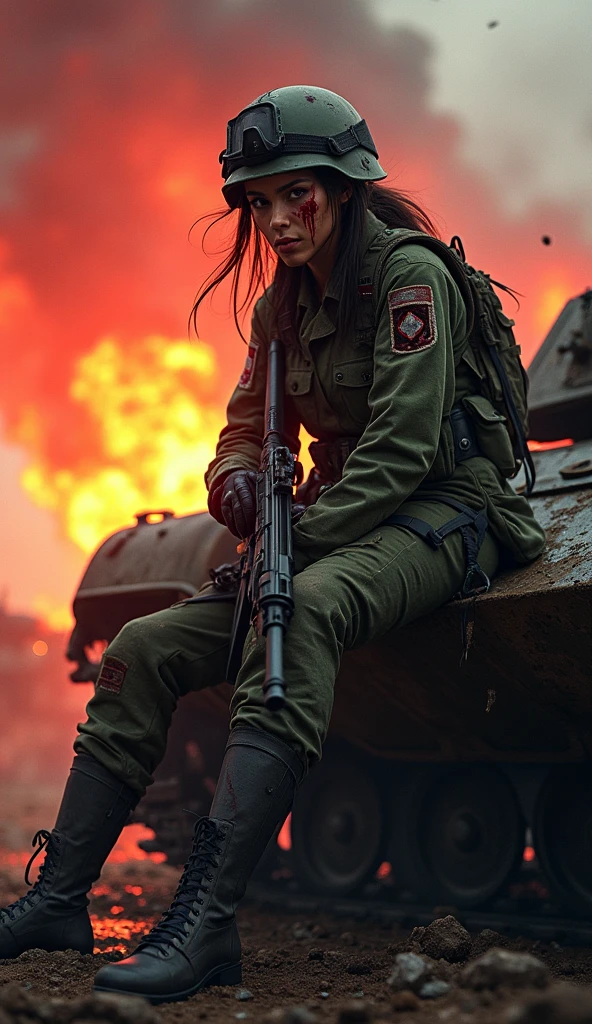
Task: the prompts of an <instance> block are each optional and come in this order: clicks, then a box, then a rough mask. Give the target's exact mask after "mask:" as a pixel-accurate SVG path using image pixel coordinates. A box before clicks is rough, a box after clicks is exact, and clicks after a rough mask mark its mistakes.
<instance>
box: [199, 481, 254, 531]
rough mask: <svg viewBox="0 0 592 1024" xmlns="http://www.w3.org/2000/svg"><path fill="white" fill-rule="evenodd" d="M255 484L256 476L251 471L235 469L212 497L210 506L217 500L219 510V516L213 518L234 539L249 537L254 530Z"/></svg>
mask: <svg viewBox="0 0 592 1024" xmlns="http://www.w3.org/2000/svg"><path fill="white" fill-rule="evenodd" d="M256 482H257V474H256V473H254V472H253V470H252V469H236V470H235V471H234V472H233V473H229V474H228V476H227V477H226V479H225V480H224V483H223V484H222V486H221V487H219V488H216V493H214V494H213V495H212V504H213V503H214V499H216V498H217V499H218V501H219V508H220V516H215V518H216V519H218V520H219V521H223V522H224V523H225V525H226V526H227V527H228V529H229V530H230V532H231V533H233V534H234V536H235V537H250V536H251V534H252V533H253V531H254V529H255V515H256V511H257V508H256V498H255V488H256ZM220 492H221V494H220ZM210 511H211V512H212V515H214V512H213V511H212V509H211V508H210Z"/></svg>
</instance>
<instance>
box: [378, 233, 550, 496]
mask: <svg viewBox="0 0 592 1024" xmlns="http://www.w3.org/2000/svg"><path fill="white" fill-rule="evenodd" d="M388 230H389V234H390V235H392V236H393V237H392V238H391V239H390V240H389V241H388V242H387V244H386V245H385V246H384V248H383V250H382V252H381V254H380V257H379V259H378V262H377V264H376V269H375V275H374V276H375V287H374V288H373V294H374V295H375V296H376V295H378V294H380V290H381V288H380V285H381V281H382V275H383V273H384V269H385V266H386V263H387V261H388V259H389V258H390V256H392V254H393V252H395V250H396V249H398V248H399V247H400V246H403V245H410V244H418V245H423V246H425V247H426V248H427V249H431V250H432V252H435V253H436V255H437V256H439V257H440V259H441V260H442V262H443V263H444V264H445V265H446V267H447V268H448V270H449V271H450V272H451V274H452V276H453V278H454V280H455V281H456V283H457V284H458V286H459V288H460V291H461V294H462V296H463V299H464V301H465V304H466V307H467V314H468V324H469V335H468V346H469V348H470V353H469V355H472V359H470V363H471V366H472V368H473V370H474V372H475V375H476V378H477V380H478V381H479V384H478V388H479V391H480V393H481V394H482V395H484V397H485V398H487V399H488V400H489V401H490V402H491V404H492V406H493V408H494V409H495V411H496V412H497V413H498V414H499V415H500V416H502V417H503V419H504V420H505V426H506V428H507V430H508V434H509V436H510V441H511V443H512V450H513V453H514V460H515V472H514V475H515V473H517V472H518V470H519V468H520V466H521V465H523V466H524V473H525V477H526V493H527V494H530V492H531V491H532V489H533V487H534V484H535V477H536V473H535V468H534V463H533V460H532V456H531V454H530V452H529V450H528V445H527V442H526V439H527V437H528V410H527V393H528V378H527V376H526V372H525V370H524V367H523V366H522V362H521V360H520V346H519V345H517V344H516V338H515V337H514V332H513V330H512V328H513V326H514V321H513V320H511V319H510V318H509V317H508V316H506V314H505V313H504V311H503V309H502V304H501V302H500V300H499V298H498V297H497V295H496V293H495V291H494V290H493V285H495V286H496V287H497V288H501V289H502V290H503V291H505V292H508V293H509V294H512V292H511V290H510V289H509V288H507V287H506V286H505V285H503V284H500V283H499V282H498V281H494V280H492V278H491V277H490V276H489V274H486V273H484V272H483V271H482V270H475V269H474V267H471V266H470V265H469V264H468V263H467V262H466V260H465V252H464V249H463V245H462V242H461V240H460V238H459V237H458V235H455V236H454V238H453V239H452V241H451V243H450V245H446V243H445V242H442V241H440V239H438V238H434V237H433V236H432V235H427V234H424V233H423V232H418V231H413V230H410V229H407V228H401V229H388Z"/></svg>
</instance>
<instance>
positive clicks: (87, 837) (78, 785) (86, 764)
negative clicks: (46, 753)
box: [0, 754, 138, 959]
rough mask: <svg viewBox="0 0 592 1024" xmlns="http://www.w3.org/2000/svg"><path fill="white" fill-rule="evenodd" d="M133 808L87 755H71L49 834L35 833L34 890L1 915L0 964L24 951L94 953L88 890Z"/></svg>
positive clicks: (130, 797)
mask: <svg viewBox="0 0 592 1024" xmlns="http://www.w3.org/2000/svg"><path fill="white" fill-rule="evenodd" d="M137 802H138V797H137V794H135V793H133V792H132V790H131V789H129V788H128V786H126V785H124V784H123V783H122V782H120V781H119V779H116V778H115V776H114V775H112V774H111V772H110V771H108V770H107V769H106V768H104V767H103V765H102V764H99V762H98V761H96V760H95V758H94V757H91V755H90V754H77V755H76V756H75V758H74V761H73V764H72V768H71V770H70V776H69V778H68V781H67V783H66V788H65V790H64V796H63V798H62V803H61V806H60V809H59V812H58V817H57V821H56V825H55V828H54V830H53V832H48V831H47V830H46V829H40V830H39V832H37V834H36V835H35V838H34V839H33V844H32V845H33V846H35V845H36V844H37V843H38V844H39V845H38V847H37V850H36V852H35V853H34V854H33V856H32V857H31V860H30V861H29V863H28V865H27V870H26V872H25V881H26V882H27V884H28V885H30V882H29V877H28V876H29V868H30V867H31V864H32V863H33V860H34V859H35V857H37V856H38V854H39V853H41V851H42V850H45V861H44V862H43V864H42V866H41V869H40V871H39V877H38V879H37V881H36V882H35V885H34V886H33V888H32V889H30V890H29V892H28V893H26V895H25V896H21V898H20V899H19V900H17V901H16V903H12V904H11V905H10V906H9V907H6V908H5V909H4V910H0V959H1V958H9V957H16V956H19V955H20V954H21V953H23V952H24V951H25V950H26V949H47V950H49V951H50V952H54V951H55V950H58V949H77V950H79V952H80V953H92V951H93V933H92V928H91V924H90V919H89V916H88V911H87V909H86V908H87V906H88V899H87V896H86V894H87V892H88V891H89V889H90V887H91V886H92V884H93V882H95V881H96V879H97V878H98V877H99V875H100V873H101V868H102V866H103V864H104V862H105V860H106V859H107V857H108V855H109V853H110V852H111V850H112V848H113V847H114V845H115V843H116V841H117V839H118V837H119V834H120V832H121V830H122V828H123V826H124V825H125V823H126V822H127V819H128V818H129V814H130V811H131V810H132V809H133V808H134V807H135V805H136V804H137Z"/></svg>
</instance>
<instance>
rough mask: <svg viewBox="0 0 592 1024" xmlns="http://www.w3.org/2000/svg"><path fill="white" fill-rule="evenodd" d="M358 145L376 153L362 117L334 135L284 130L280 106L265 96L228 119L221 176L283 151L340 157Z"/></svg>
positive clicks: (271, 157) (272, 157) (376, 155)
mask: <svg viewBox="0 0 592 1024" xmlns="http://www.w3.org/2000/svg"><path fill="white" fill-rule="evenodd" d="M358 146H361V147H362V148H363V149H367V150H368V151H369V152H370V153H372V154H373V155H374V156H375V157H378V152H377V149H376V146H375V145H374V140H373V138H372V136H371V134H370V129H369V128H368V125H367V124H366V122H365V121H364V120H362V121H358V122H357V124H352V125H350V127H349V128H346V129H345V131H343V132H338V133H337V135H330V136H323V135H301V134H299V133H296V132H283V131H282V123H281V116H280V111H279V108H278V107H277V106H276V104H275V103H272V102H271V101H269V100H266V101H265V102H263V103H255V104H253V106H251V107H245V109H244V110H241V112H240V114H238V116H237V117H234V118H233V119H232V120H231V121H229V122H228V129H227V139H226V149H225V150H224V151H223V152H222V153H220V163H221V164H222V177H223V178H224V180H225V181H226V179H227V178H228V177H229V176H230V175H231V174H232V173H233V171H236V170H238V168H239V167H250V166H252V165H255V164H263V163H266V162H267V161H268V160H273V159H274V158H275V157H277V156H280V155H281V154H283V153H288V154H291V153H319V154H322V155H325V156H335V157H339V156H343V155H344V154H345V153H349V152H350V150H352V149H356V148H357V147H358Z"/></svg>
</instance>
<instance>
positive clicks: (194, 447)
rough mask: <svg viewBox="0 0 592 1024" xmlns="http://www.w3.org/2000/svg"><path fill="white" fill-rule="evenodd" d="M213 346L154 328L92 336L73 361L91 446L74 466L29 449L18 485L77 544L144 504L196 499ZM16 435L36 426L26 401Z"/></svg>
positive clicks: (210, 420)
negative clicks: (92, 342) (148, 332)
mask: <svg viewBox="0 0 592 1024" xmlns="http://www.w3.org/2000/svg"><path fill="white" fill-rule="evenodd" d="M216 377H217V372H216V360H215V356H214V352H213V350H212V349H211V348H210V347H209V346H208V345H205V344H204V343H203V342H198V343H195V344H192V343H190V342H188V341H181V340H170V339H168V338H165V337H161V336H156V335H155V336H151V337H147V338H144V339H142V340H141V341H140V342H138V343H136V344H135V345H133V346H131V347H130V346H126V347H124V345H123V344H122V342H121V341H120V340H119V339H118V338H117V337H114V336H111V337H105V338H102V339H101V340H100V341H99V342H98V343H97V345H96V346H95V348H94V349H93V351H92V352H89V353H88V354H87V355H85V356H82V357H81V358H80V359H79V360H78V362H77V364H76V367H75V373H74V378H73V380H72V383H71V386H70V396H71V398H72V399H73V401H74V402H76V403H78V404H79V405H80V406H81V407H82V408H83V409H84V411H85V412H86V413H87V414H88V415H89V416H90V418H91V420H92V421H93V422H94V426H95V429H96V431H97V432H98V435H99V442H100V443H99V445H98V453H97V454H96V455H95V456H93V457H91V456H89V457H88V459H87V461H86V463H85V464H84V465H82V466H81V467H80V468H79V469H78V470H75V469H66V468H64V467H63V466H62V467H55V466H53V465H50V464H49V463H48V462H45V461H43V459H42V458H40V457H38V458H37V459H36V461H34V462H33V463H31V465H29V466H28V467H27V469H26V470H25V471H24V473H23V476H22V483H23V486H24V488H25V490H26V491H27V492H28V494H29V495H30V496H31V497H32V499H33V500H34V501H35V502H36V503H37V504H38V505H41V506H42V507H45V508H49V509H52V510H54V511H55V512H56V513H57V514H58V515H59V517H60V519H61V520H62V522H63V524H64V526H65V530H66V533H67V534H68V536H69V537H70V538H71V539H72V540H73V541H74V542H75V543H76V544H77V545H78V546H79V547H80V548H82V550H83V551H86V552H90V551H92V550H93V549H94V548H95V547H96V546H97V544H98V543H99V541H101V540H102V539H103V538H104V537H105V536H107V535H108V534H109V533H111V532H113V531H114V530H117V529H120V528H121V527H122V526H124V525H125V524H126V523H129V522H130V521H132V520H133V516H134V514H135V513H136V512H139V511H142V510H143V509H145V508H146V507H148V508H154V509H161V508H172V509H173V510H174V511H175V512H177V513H178V514H182V513H186V512H193V511H197V510H199V509H202V508H204V507H205V505H206V487H205V483H204V479H203V471H204V468H205V466H206V465H207V463H208V462H209V461H210V459H211V458H212V457H213V455H214V451H215V447H216V441H217V438H218V434H219V431H220V427H221V426H222V424H223V422H224V412H223V409H222V407H221V406H220V405H219V404H218V402H217V400H216V399H215V398H214V395H215V387H216V383H217V379H216ZM21 425H22V426H21V433H22V434H29V435H30V434H32V433H36V432H37V431H38V430H40V429H41V425H40V423H39V422H38V419H37V414H36V410H35V409H33V408H31V407H29V408H28V409H27V410H26V411H25V414H24V416H23V418H22V420H21Z"/></svg>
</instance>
